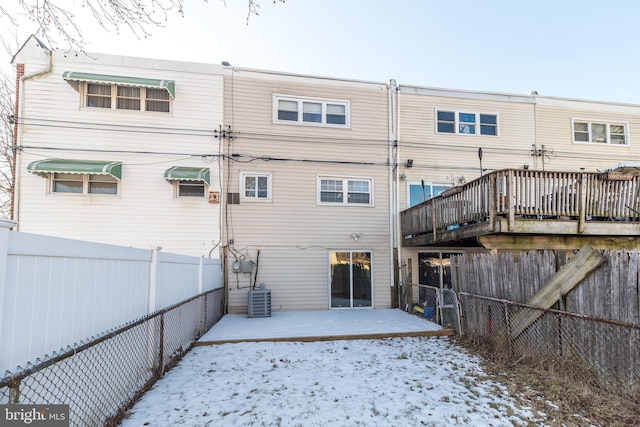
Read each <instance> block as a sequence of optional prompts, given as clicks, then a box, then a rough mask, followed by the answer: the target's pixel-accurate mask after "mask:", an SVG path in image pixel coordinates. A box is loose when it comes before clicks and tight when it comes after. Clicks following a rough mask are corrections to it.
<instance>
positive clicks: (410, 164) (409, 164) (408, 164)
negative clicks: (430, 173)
mask: <svg viewBox="0 0 640 427" xmlns="http://www.w3.org/2000/svg"><path fill="white" fill-rule="evenodd" d="M407 167H408V168H412V167H413V159H407Z"/></svg>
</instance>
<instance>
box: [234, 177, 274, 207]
mask: <svg viewBox="0 0 640 427" xmlns="http://www.w3.org/2000/svg"><path fill="white" fill-rule="evenodd" d="M240 183H241V184H240V185H241V186H242V188H241V189H240V195H241V199H242V200H246V201H256V202H261V201H265V202H266V201H270V200H271V174H270V173H253V172H242V173H241V174H240Z"/></svg>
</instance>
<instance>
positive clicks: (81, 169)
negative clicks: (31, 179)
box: [27, 159, 122, 179]
mask: <svg viewBox="0 0 640 427" xmlns="http://www.w3.org/2000/svg"><path fill="white" fill-rule="evenodd" d="M27 170H28V171H29V172H32V173H35V174H36V175H40V176H46V175H47V174H50V173H54V172H55V173H90V174H94V175H111V176H112V177H114V178H115V179H121V178H122V162H104V161H99V160H64V159H45V160H37V161H35V162H31V163H29V165H27Z"/></svg>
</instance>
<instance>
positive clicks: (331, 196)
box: [318, 177, 373, 206]
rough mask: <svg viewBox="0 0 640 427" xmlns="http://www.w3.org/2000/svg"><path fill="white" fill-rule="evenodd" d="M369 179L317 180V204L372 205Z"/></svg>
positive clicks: (334, 178)
mask: <svg viewBox="0 0 640 427" xmlns="http://www.w3.org/2000/svg"><path fill="white" fill-rule="evenodd" d="M372 183H373V181H372V179H371V178H340V177H319V178H318V189H319V190H318V203H321V204H339V205H367V206H371V205H373V197H372V194H373V191H372Z"/></svg>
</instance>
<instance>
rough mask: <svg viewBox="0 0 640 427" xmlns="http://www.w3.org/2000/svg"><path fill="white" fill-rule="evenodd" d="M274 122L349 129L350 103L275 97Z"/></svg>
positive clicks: (283, 96)
mask: <svg viewBox="0 0 640 427" xmlns="http://www.w3.org/2000/svg"><path fill="white" fill-rule="evenodd" d="M273 110H274V111H273V121H274V122H275V123H291V124H303V125H315V126H331V127H349V102H348V101H336V100H328V99H311V98H300V97H290V96H285V95H274V97H273Z"/></svg>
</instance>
